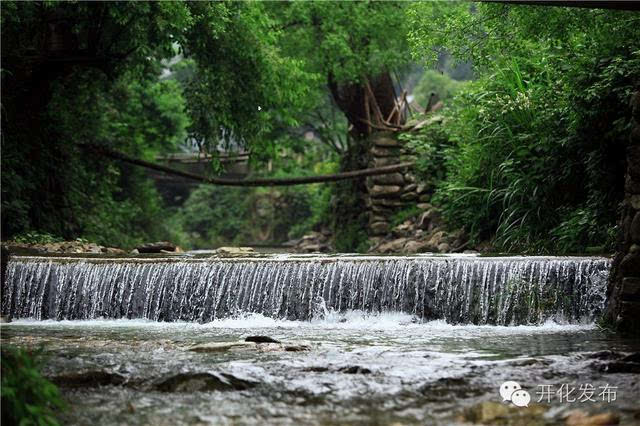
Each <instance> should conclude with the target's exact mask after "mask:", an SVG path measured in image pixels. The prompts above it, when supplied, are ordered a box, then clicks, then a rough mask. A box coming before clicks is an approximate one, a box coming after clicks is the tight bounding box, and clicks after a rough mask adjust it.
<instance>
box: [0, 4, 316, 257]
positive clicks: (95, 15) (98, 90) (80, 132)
mask: <svg viewBox="0 0 640 426" xmlns="http://www.w3.org/2000/svg"><path fill="white" fill-rule="evenodd" d="M262 8H263V6H262V5H261V4H260V3H222V2H219V3H218V2H216V3H213V2H211V3H209V2H206V3H205V2H197V3H186V2H168V3H140V2H122V3H110V2H96V3H82V2H55V1H54V2H37V3H36V2H33V3H19V2H3V5H2V44H3V51H2V59H3V61H2V63H3V65H2V67H3V68H2V89H3V90H2V91H3V100H2V127H3V138H2V152H3V156H2V171H3V172H2V210H3V215H2V233H3V238H8V237H11V236H13V235H17V234H20V233H24V232H29V231H38V232H46V233H50V234H53V235H57V236H60V237H63V238H75V237H77V236H86V237H88V238H91V239H96V240H98V242H104V243H108V244H112V245H123V246H131V245H132V244H134V243H136V242H138V241H141V240H144V239H156V238H160V237H161V236H164V238H170V235H167V229H166V228H164V225H163V220H162V217H163V216H166V213H163V212H162V206H161V205H160V201H159V198H158V197H157V195H156V194H155V191H154V189H153V188H152V187H151V186H150V183H149V182H147V181H146V178H145V176H144V172H142V171H140V170H134V169H132V168H130V167H126V166H123V165H121V164H118V163H115V162H111V161H105V159H103V158H100V157H99V156H96V155H95V153H93V152H91V151H87V150H86V149H84V148H82V145H83V144H87V143H92V144H99V145H106V146H109V147H110V148H115V149H119V150H121V151H123V152H125V153H128V154H131V155H134V156H138V157H143V158H147V159H150V158H153V156H154V155H155V154H157V153H159V152H162V151H169V150H173V149H174V148H175V146H176V143H177V142H182V141H183V140H184V139H185V137H186V136H190V137H192V138H193V139H195V140H196V141H197V142H198V143H199V144H201V145H206V146H209V147H216V146H217V145H218V143H219V141H220V140H221V138H222V139H224V140H232V141H233V142H234V143H236V144H241V145H245V146H254V147H256V150H257V151H259V150H260V149H261V147H262V146H264V145H268V144H269V143H264V142H265V140H263V139H261V136H262V135H263V133H264V132H265V131H268V129H269V128H270V126H271V124H270V123H272V122H273V116H277V117H278V119H279V120H280V121H282V122H284V123H293V118H292V114H293V113H294V112H295V111H296V110H297V108H298V106H299V105H302V104H304V102H305V96H304V94H305V92H306V89H305V87H307V86H306V83H305V81H306V78H307V77H306V76H305V75H304V72H303V71H301V70H300V67H299V66H298V63H297V61H296V60H290V59H288V58H287V57H284V56H281V55H279V54H278V50H277V44H276V41H277V38H278V32H277V31H276V30H275V29H273V22H271V20H270V19H269V18H268V17H267V15H266V14H265V13H263V11H262ZM239 40H241V41H242V43H239ZM177 53H181V54H182V55H186V56H188V57H189V58H190V60H191V61H192V63H193V64H195V66H196V67H197V73H196V74H195V75H196V77H194V78H191V79H189V80H188V81H185V82H181V84H180V85H178V83H176V82H175V81H164V82H163V81H159V76H160V75H161V74H162V73H163V72H164V71H165V68H166V65H165V64H166V63H167V62H166V61H167V60H169V59H170V58H172V57H174V56H175V55H176V54H177ZM282 87H286V88H287V90H282V89H281V88H282ZM258 106H260V109H258ZM289 112H291V113H289ZM267 142H268V141H267Z"/></svg>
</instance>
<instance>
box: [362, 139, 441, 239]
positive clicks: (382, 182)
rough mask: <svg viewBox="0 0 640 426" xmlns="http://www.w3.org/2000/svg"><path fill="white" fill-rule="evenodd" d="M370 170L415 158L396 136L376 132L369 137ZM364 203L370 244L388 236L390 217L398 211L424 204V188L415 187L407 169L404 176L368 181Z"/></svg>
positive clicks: (377, 177)
mask: <svg viewBox="0 0 640 426" xmlns="http://www.w3.org/2000/svg"><path fill="white" fill-rule="evenodd" d="M370 142H371V143H370V150H369V164H368V165H369V167H382V166H389V165H392V164H398V163H402V162H406V161H414V160H415V155H413V153H412V152H410V150H408V149H406V148H405V147H403V146H402V142H401V141H400V140H398V134H397V133H393V132H377V133H374V134H372V135H371V137H370ZM366 183H367V196H366V202H367V207H368V210H369V232H368V233H369V235H370V236H371V240H372V242H374V243H375V242H376V239H379V238H381V237H382V236H384V235H386V234H388V233H389V231H390V230H391V225H390V221H391V217H392V216H393V214H394V213H396V212H398V211H399V210H402V209H405V208H408V207H410V206H413V205H415V204H416V203H420V202H426V201H428V200H429V196H428V195H427V194H426V188H425V187H424V185H417V184H416V179H415V177H414V176H413V174H412V173H411V172H410V170H409V169H407V170H405V171H404V172H403V173H400V172H398V173H393V174H388V175H380V176H372V177H369V178H367V182H366Z"/></svg>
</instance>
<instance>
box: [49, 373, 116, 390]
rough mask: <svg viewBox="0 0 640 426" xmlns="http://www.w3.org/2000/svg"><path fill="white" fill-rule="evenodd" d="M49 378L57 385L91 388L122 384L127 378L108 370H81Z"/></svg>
mask: <svg viewBox="0 0 640 426" xmlns="http://www.w3.org/2000/svg"><path fill="white" fill-rule="evenodd" d="M50 380H51V381H52V382H53V383H55V384H56V385H58V386H61V387H67V388H93V387H98V386H108V385H122V384H124V383H125V382H126V381H127V380H126V378H125V377H124V376H122V375H120V374H117V373H111V372H108V371H102V370H98V371H83V372H79V373H78V372H73V373H66V374H61V375H58V376H55V377H51V378H50Z"/></svg>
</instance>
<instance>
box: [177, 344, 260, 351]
mask: <svg viewBox="0 0 640 426" xmlns="http://www.w3.org/2000/svg"><path fill="white" fill-rule="evenodd" d="M255 347H256V344H255V343H254V342H211V343H203V344H202V345H196V346H192V347H191V348H189V350H190V351H192V352H226V351H231V350H236V349H252V348H255Z"/></svg>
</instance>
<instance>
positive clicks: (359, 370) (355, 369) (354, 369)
mask: <svg viewBox="0 0 640 426" xmlns="http://www.w3.org/2000/svg"><path fill="white" fill-rule="evenodd" d="M338 371H339V372H341V373H345V374H371V370H369V369H368V368H365V367H360V366H359V365H354V366H351V367H343V368H340V369H339V370H338Z"/></svg>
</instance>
